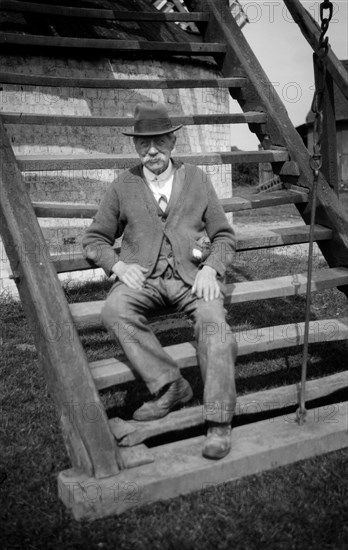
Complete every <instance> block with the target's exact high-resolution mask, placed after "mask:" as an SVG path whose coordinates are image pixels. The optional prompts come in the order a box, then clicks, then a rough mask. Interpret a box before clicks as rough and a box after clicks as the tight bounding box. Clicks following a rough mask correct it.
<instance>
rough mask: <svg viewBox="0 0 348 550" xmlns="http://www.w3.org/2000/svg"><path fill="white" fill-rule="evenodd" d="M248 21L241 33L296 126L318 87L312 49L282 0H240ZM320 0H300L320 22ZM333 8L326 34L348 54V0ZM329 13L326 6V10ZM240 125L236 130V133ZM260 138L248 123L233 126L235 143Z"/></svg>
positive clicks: (249, 145)
mask: <svg viewBox="0 0 348 550" xmlns="http://www.w3.org/2000/svg"><path fill="white" fill-rule="evenodd" d="M240 3H241V4H242V6H243V9H244V11H245V12H246V13H247V15H248V18H249V20H250V23H248V24H246V25H245V26H244V27H243V33H244V36H245V37H246V39H247V40H248V42H249V44H250V45H251V47H252V49H253V51H254V53H255V55H256V57H257V58H258V60H259V62H260V63H261V65H262V67H263V69H264V71H265V72H266V74H267V76H268V78H269V79H270V81H271V82H272V83H273V85H274V87H275V89H276V91H277V92H278V94H279V95H280V97H281V99H282V100H283V103H284V105H285V107H286V109H287V111H288V114H289V117H290V119H291V121H292V122H293V124H294V125H295V126H299V125H300V124H303V123H304V122H305V118H306V115H307V113H308V111H309V109H310V107H311V102H312V98H313V91H314V86H313V85H314V77H313V62H312V55H313V50H312V48H311V46H310V45H309V44H308V42H307V41H306V39H305V38H304V37H303V35H302V33H301V31H300V29H299V27H298V25H297V24H296V23H294V22H293V20H292V18H291V15H290V14H289V12H288V10H287V8H286V6H285V4H284V2H283V1H282V0H278V1H277V0H275V1H273V0H265V1H254V2H252V1H247V0H240ZM320 3H321V2H320V1H314V0H301V4H303V6H304V7H305V8H306V9H307V10H308V11H309V12H310V13H311V14H312V16H313V17H314V18H315V19H316V21H317V22H318V23H319V24H320V16H319V7H320ZM333 6H334V11H333V17H332V20H331V22H330V26H329V30H328V32H327V34H326V36H328V37H329V44H330V45H331V48H332V50H333V51H334V53H335V54H336V56H337V57H338V58H339V59H348V38H347V36H348V0H336V1H334V2H333ZM324 15H325V16H327V15H328V12H327V11H325V12H324ZM236 128H238V135H236V134H235V132H236ZM257 144H258V140H257V138H255V136H254V135H253V134H251V132H250V131H249V129H248V127H247V126H246V127H244V126H242V125H240V126H239V125H238V127H236V126H235V127H234V129H233V135H232V145H236V146H237V147H239V148H240V149H244V150H247V149H255V148H257Z"/></svg>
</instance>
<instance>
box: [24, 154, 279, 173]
mask: <svg viewBox="0 0 348 550" xmlns="http://www.w3.org/2000/svg"><path fill="white" fill-rule="evenodd" d="M16 158H17V161H18V164H19V167H20V169H21V170H22V171H24V172H42V171H55V170H69V169H70V170H71V169H75V170H83V169H90V170H93V169H98V170H101V169H107V168H120V169H121V168H122V169H124V168H129V167H131V166H135V165H136V164H139V157H138V156H137V155H135V154H127V155H125V154H122V155H120V154H107V153H91V154H83V155H81V154H78V153H77V154H72V155H70V154H56V155H52V154H39V155H38V154H36V155H27V154H25V155H23V154H17V155H16ZM174 158H175V159H176V160H178V161H181V162H186V163H191V164H197V165H209V164H231V163H233V162H285V161H287V160H288V158H289V155H288V153H287V151H274V150H269V149H267V150H261V151H227V152H203V153H183V154H178V153H177V154H175V155H174Z"/></svg>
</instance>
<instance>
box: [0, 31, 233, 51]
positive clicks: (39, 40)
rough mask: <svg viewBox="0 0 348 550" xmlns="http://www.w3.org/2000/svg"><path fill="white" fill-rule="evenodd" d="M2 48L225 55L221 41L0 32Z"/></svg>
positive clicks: (224, 48) (224, 47)
mask: <svg viewBox="0 0 348 550" xmlns="http://www.w3.org/2000/svg"><path fill="white" fill-rule="evenodd" d="M0 44H2V46H3V47H6V46H17V47H26V48H31V47H35V48H48V49H49V48H59V49H63V48H67V49H69V50H75V51H79V50H83V53H84V54H85V53H87V50H93V51H103V52H105V51H108V52H112V53H113V52H117V53H130V52H137V53H140V54H146V55H148V54H153V53H156V55H161V56H168V55H200V56H201V55H216V54H224V53H226V46H225V44H222V43H220V42H157V41H153V42H151V41H148V40H114V39H113V38H74V37H65V36H64V37H63V36H40V35H33V34H32V35H28V34H17V33H11V32H1V33H0Z"/></svg>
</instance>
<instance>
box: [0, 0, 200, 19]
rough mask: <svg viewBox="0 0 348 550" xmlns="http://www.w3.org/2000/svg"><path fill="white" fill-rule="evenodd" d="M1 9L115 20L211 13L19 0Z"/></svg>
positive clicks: (4, 3) (7, 1) (197, 16)
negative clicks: (38, 2)
mask: <svg viewBox="0 0 348 550" xmlns="http://www.w3.org/2000/svg"><path fill="white" fill-rule="evenodd" d="M0 8H1V11H11V12H20V13H34V14H36V15H37V16H39V15H55V16H58V17H78V18H84V19H87V18H88V19H106V20H107V19H110V20H113V21H164V22H169V21H177V22H181V23H184V22H185V23H186V22H188V23H192V22H194V23H204V22H207V21H209V14H208V13H204V12H194V13H189V12H188V13H179V12H173V13H161V12H156V11H153V12H143V11H116V10H107V9H96V8H72V7H69V6H54V5H53V6H50V5H46V4H37V3H31V2H30V3H27V2H18V1H17V0H16V1H14V0H2V2H1V4H0Z"/></svg>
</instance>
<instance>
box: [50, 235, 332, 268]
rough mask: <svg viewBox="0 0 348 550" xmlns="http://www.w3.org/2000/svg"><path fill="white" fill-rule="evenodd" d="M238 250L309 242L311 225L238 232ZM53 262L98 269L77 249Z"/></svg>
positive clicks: (57, 265) (321, 238)
mask: <svg viewBox="0 0 348 550" xmlns="http://www.w3.org/2000/svg"><path fill="white" fill-rule="evenodd" d="M236 236H237V247H236V249H237V251H239V252H240V251H243V250H254V249H262V248H270V247H275V246H285V245H291V244H300V243H307V242H309V226H307V225H300V226H292V227H280V228H273V229H262V231H260V230H259V231H255V230H250V231H246V230H244V231H243V232H236ZM331 237H332V231H331V229H329V228H327V227H323V226H321V225H316V226H315V228H314V239H315V240H316V241H324V240H329V239H330V238H331ZM51 260H52V263H53V264H54V265H55V268H56V270H57V272H58V273H62V272H68V271H81V270H84V269H96V266H95V265H94V264H93V263H92V262H89V261H88V260H86V259H85V258H84V257H83V255H82V252H77V251H76V249H74V250H72V251H71V252H70V253H66V254H55V255H52V256H51Z"/></svg>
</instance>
